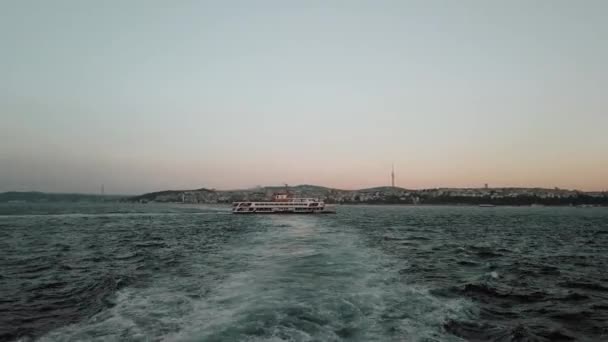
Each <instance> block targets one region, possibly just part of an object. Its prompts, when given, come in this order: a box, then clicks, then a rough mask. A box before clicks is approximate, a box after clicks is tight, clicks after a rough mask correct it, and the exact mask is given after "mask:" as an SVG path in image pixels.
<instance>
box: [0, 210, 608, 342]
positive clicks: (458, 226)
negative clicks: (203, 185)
mask: <svg viewBox="0 0 608 342" xmlns="http://www.w3.org/2000/svg"><path fill="white" fill-rule="evenodd" d="M0 268H1V273H0V340H8V341H12V340H30V339H35V340H37V339H39V340H41V341H88V340H97V341H112V340H124V341H157V340H163V341H164V340H166V341H340V340H352V341H463V340H464V341H469V340H472V341H488V340H497V341H560V340H564V341H566V340H580V341H607V340H608V208H509V207H497V208H477V207H405V206H341V207H339V208H338V213H337V214H336V215H318V216H315V215H303V216H295V215H286V216H272V215H270V216H263V215H258V216H239V215H232V214H230V211H229V208H228V207H194V206H189V207H187V206H160V205H129V204H44V205H41V204H37V205H27V204H2V205H0Z"/></svg>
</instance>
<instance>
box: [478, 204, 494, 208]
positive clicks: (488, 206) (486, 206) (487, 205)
mask: <svg viewBox="0 0 608 342" xmlns="http://www.w3.org/2000/svg"><path fill="white" fill-rule="evenodd" d="M479 206H480V207H481V208H494V207H495V205H494V204H480V205H479Z"/></svg>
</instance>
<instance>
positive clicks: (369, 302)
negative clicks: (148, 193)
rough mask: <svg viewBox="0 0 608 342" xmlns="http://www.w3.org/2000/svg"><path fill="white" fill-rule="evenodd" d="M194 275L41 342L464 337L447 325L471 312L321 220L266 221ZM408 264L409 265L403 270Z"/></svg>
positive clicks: (204, 258) (122, 300)
mask: <svg viewBox="0 0 608 342" xmlns="http://www.w3.org/2000/svg"><path fill="white" fill-rule="evenodd" d="M236 220H240V221H239V222H240V223H242V224H243V225H246V226H247V228H245V229H244V230H243V231H241V232H240V233H239V235H238V236H233V238H232V239H231V240H230V242H229V243H227V244H226V245H223V246H222V248H221V249H220V250H218V252H217V253H216V254H212V255H209V254H205V255H203V254H200V255H199V254H194V255H191V256H190V257H189V259H188V261H187V262H188V263H189V264H190V265H191V267H190V270H189V274H188V275H187V276H184V277H182V278H180V279H175V278H172V277H167V276H163V277H159V278H157V279H155V280H154V281H153V283H152V284H151V286H148V287H144V288H134V287H127V288H123V289H121V290H119V291H118V292H117V295H116V298H115V299H114V301H115V303H114V306H113V307H111V308H109V309H108V310H105V311H103V312H101V313H99V314H97V315H95V316H93V317H91V318H90V319H88V320H86V321H83V322H81V323H78V324H74V325H70V326H67V327H64V328H60V329H58V330H55V331H53V332H51V333H49V334H47V335H46V336H45V337H44V338H43V339H42V340H46V341H52V340H66V339H68V340H69V339H73V340H80V339H90V338H91V337H93V336H104V338H110V339H112V338H114V339H125V338H127V339H143V340H147V339H153V340H156V339H159V338H160V339H163V340H173V341H195V340H205V341H221V340H253V341H311V340H324V341H332V340H341V339H348V340H360V341H368V340H403V339H407V340H414V341H415V340H433V339H435V340H443V341H450V340H452V341H456V340H460V339H459V338H457V337H455V336H454V335H450V334H448V333H446V332H445V331H444V328H443V326H444V324H445V322H447V321H449V320H451V319H456V318H462V317H463V316H468V315H471V313H470V312H469V310H470V308H469V306H468V304H467V302H465V301H463V300H456V299H454V300H446V299H441V300H439V299H437V298H435V297H434V296H432V295H431V294H429V292H428V291H427V290H426V289H425V288H422V287H418V286H414V285H411V284H407V283H405V282H404V281H403V280H402V279H401V278H400V275H399V272H398V270H399V269H400V267H396V265H395V263H396V262H395V260H392V259H391V258H390V257H388V256H387V255H385V254H383V253H382V252H381V251H379V250H377V249H373V248H370V247H369V246H367V245H366V244H365V240H364V239H363V238H362V237H361V236H359V235H358V234H357V231H355V230H348V228H345V227H343V226H339V225H337V224H336V223H335V221H332V220H328V219H326V218H324V217H316V216H301V217H293V216H290V217H287V216H264V217H262V216H260V217H255V218H247V220H248V221H243V219H242V218H238V219H236ZM401 266H402V265H401Z"/></svg>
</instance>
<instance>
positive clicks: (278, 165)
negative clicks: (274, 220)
mask: <svg viewBox="0 0 608 342" xmlns="http://www.w3.org/2000/svg"><path fill="white" fill-rule="evenodd" d="M607 18H608V1H602V0H598V1H593V0H585V1H557V0H551V1H550V0H545V1H511V0H510V1H487V0H483V1H482V0H479V1H466V0H463V1H426V0H425V1H298V2H296V1H285V0H283V1H213V2H208V1H151V0H148V1H134V0H131V1H122V0H121V1H76V0H74V1H60V0H55V1H42V0H41V1H11V0H8V1H1V2H0V49H1V53H0V118H1V120H0V191H8V190H40V191H53V192H87V193H95V192H99V188H100V185H101V184H102V183H103V184H105V188H106V192H109V193H121V194H134V193H141V192H147V191H153V190H163V189H187V188H199V187H213V188H220V189H232V188H243V187H251V186H255V185H275V184H281V183H289V184H317V185H324V186H331V187H338V188H345V189H353V188H363V187H370V186H379V185H387V184H388V183H389V181H390V168H391V163H395V167H396V169H397V183H398V185H399V186H402V187H406V188H429V187H462V186H466V187H479V186H483V184H484V183H489V185H490V186H542V187H554V186H558V187H563V188H577V189H583V190H604V189H608V20H607Z"/></svg>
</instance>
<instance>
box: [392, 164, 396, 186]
mask: <svg viewBox="0 0 608 342" xmlns="http://www.w3.org/2000/svg"><path fill="white" fill-rule="evenodd" d="M391 186H392V187H393V188H394V187H395V164H393V165H392V169H391Z"/></svg>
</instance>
